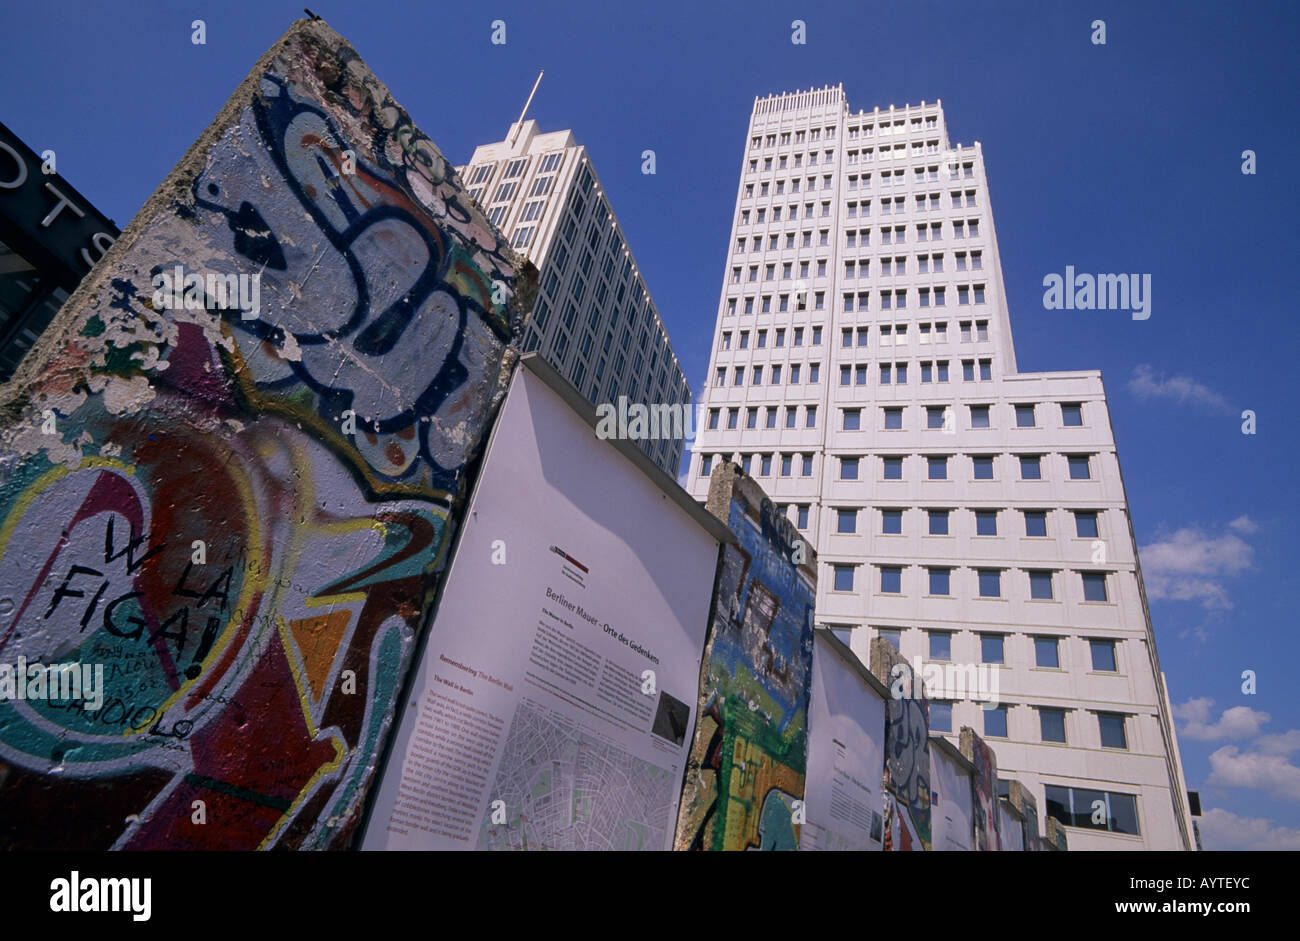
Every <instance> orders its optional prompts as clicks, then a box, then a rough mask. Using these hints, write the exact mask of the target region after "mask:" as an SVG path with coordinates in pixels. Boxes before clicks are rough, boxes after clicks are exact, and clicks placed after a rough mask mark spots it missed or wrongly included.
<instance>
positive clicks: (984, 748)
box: [961, 726, 1002, 852]
mask: <svg viewBox="0 0 1300 941" xmlns="http://www.w3.org/2000/svg"><path fill="white" fill-rule="evenodd" d="M961 753H962V754H963V755H965V756H966V760H967V761H969V762H970V763H971V764H973V765H974V766H975V773H974V774H973V775H972V776H971V781H972V784H973V786H974V791H975V795H974V810H975V850H976V851H977V852H981V851H985V850H989V851H996V850H1000V849H1002V832H1001V825H1000V820H999V814H998V791H997V784H998V759H997V756H996V755H994V754H993V749H991V748H989V746H988V743H987V742H985V741H984V739H982V738H980V737H979V735H977V734H976V732H975V730H974V729H972V728H970V727H969V726H963V727H962V730H961Z"/></svg>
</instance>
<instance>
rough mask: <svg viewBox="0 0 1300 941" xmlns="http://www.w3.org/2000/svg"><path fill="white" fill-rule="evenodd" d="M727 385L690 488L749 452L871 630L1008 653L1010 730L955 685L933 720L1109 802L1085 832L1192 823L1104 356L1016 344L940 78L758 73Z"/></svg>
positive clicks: (969, 155)
mask: <svg viewBox="0 0 1300 941" xmlns="http://www.w3.org/2000/svg"><path fill="white" fill-rule="evenodd" d="M801 295H802V298H803V303H802V304H801V303H800V297H801ZM703 411H704V414H705V415H706V416H707V418H706V419H705V422H704V427H703V428H702V429H701V430H700V431H699V432H698V434H697V438H696V441H695V444H694V449H693V450H694V453H693V454H692V456H691V464H690V467H689V482H688V489H690V491H691V492H692V494H693V495H695V496H696V497H697V498H698V499H704V497H705V495H706V494H707V491H708V474H709V471H710V469H711V466H712V465H713V464H715V463H716V462H717V461H719V460H728V459H730V460H735V461H737V462H739V463H741V464H742V466H744V467H746V469H747V470H748V471H749V472H750V473H751V474H752V475H753V476H754V477H755V478H756V479H757V480H758V482H759V483H760V484H761V485H762V486H763V487H764V488H765V489H766V490H767V492H768V493H769V494H770V495H771V496H772V499H773V500H774V501H775V502H777V503H779V504H780V505H782V506H783V507H785V508H786V510H787V512H788V513H789V514H790V515H791V518H792V519H794V520H795V522H796V524H797V525H798V526H799V528H800V530H801V531H802V532H804V533H806V534H807V536H808V538H809V540H810V541H811V542H812V544H813V545H814V546H815V548H816V551H817V554H818V557H819V560H820V563H821V567H822V570H821V572H820V579H819V587H818V619H819V621H820V622H822V623H825V624H828V625H830V626H832V627H834V628H836V629H837V633H839V634H840V635H841V636H846V635H847V636H848V637H849V638H850V640H849V643H850V645H851V646H852V648H853V649H854V650H855V651H856V652H857V653H858V655H859V656H861V657H863V658H865V657H866V656H867V651H868V649H869V643H870V640H871V638H872V637H873V636H877V635H881V636H885V637H887V638H889V639H891V640H893V641H894V642H895V644H896V646H898V648H899V649H900V651H901V652H902V654H903V655H904V656H905V657H906V658H908V659H909V660H911V659H912V658H914V657H920V658H922V659H923V660H927V661H928V660H934V661H943V662H951V663H959V664H985V663H989V664H996V666H993V667H991V669H992V670H995V671H996V675H997V677H998V684H999V687H1000V690H999V693H1000V701H1001V703H1002V704H1003V705H1004V706H1005V713H1004V714H1005V721H1006V729H1005V732H1004V731H1003V729H1002V727H1001V725H1002V723H1001V718H1002V715H1003V714H1002V713H999V712H997V711H992V712H985V711H983V710H982V709H981V706H980V703H979V702H977V701H975V700H974V699H973V698H972V697H971V696H970V695H962V694H960V693H958V694H957V695H952V691H940V692H939V693H932V695H938V696H939V697H940V698H943V697H944V696H948V697H950V698H951V699H952V703H951V716H950V718H949V719H947V721H948V722H949V723H950V724H949V725H948V726H947V727H946V728H945V727H944V723H945V712H946V711H947V710H945V708H943V704H939V708H938V709H936V710H933V712H934V714H935V715H934V719H935V721H934V724H933V730H934V731H942V732H945V733H951V736H952V737H953V739H954V740H955V737H956V734H957V732H959V731H960V728H961V726H963V725H969V726H971V727H972V728H974V729H975V730H976V731H977V732H979V733H980V734H981V735H982V736H983V737H984V738H985V739H986V740H987V741H988V742H989V744H990V745H991V746H992V747H993V749H994V751H995V753H996V755H997V761H998V770H999V775H1000V776H1001V777H1004V778H1011V777H1014V778H1016V779H1018V780H1020V781H1021V782H1022V783H1023V784H1024V785H1025V786H1026V787H1028V788H1030V790H1031V791H1032V793H1033V794H1034V796H1035V798H1036V799H1037V801H1038V806H1039V807H1040V809H1041V810H1042V812H1043V813H1044V815H1046V814H1049V813H1052V812H1053V809H1054V807H1056V805H1058V804H1060V803H1061V802H1062V801H1064V802H1065V803H1067V804H1070V805H1071V806H1072V808H1073V813H1074V814H1076V815H1077V817H1078V818H1079V819H1082V818H1085V817H1086V818H1087V825H1086V826H1072V827H1070V829H1069V830H1068V836H1069V842H1070V849H1072V850H1077V849H1093V848H1107V849H1120V848H1134V849H1190V848H1192V847H1193V845H1194V844H1193V837H1192V826H1191V818H1190V816H1189V813H1188V810H1187V807H1186V796H1185V795H1186V792H1185V785H1184V783H1183V780H1182V770H1181V765H1180V763H1179V760H1178V755H1177V743H1176V740H1175V737H1174V729H1173V725H1172V720H1171V718H1170V712H1169V705H1168V698H1167V694H1166V692H1165V688H1164V680H1163V676H1162V674H1161V673H1160V667H1159V661H1158V659H1157V656H1156V650H1155V642H1154V638H1153V635H1152V632H1151V626H1150V616H1149V612H1148V610H1147V605H1146V598H1145V595H1144V592H1143V589H1142V583H1141V573H1140V569H1139V566H1138V560H1137V553H1136V546H1135V543H1134V538H1133V532H1132V528H1131V525H1130V521H1129V515H1128V509H1127V500H1126V497H1125V493H1124V482H1123V478H1122V476H1121V474H1120V466H1119V460H1118V456H1117V454H1116V451H1115V442H1114V437H1113V434H1112V432H1111V427H1110V418H1109V414H1108V412H1107V407H1106V398H1105V391H1104V389H1103V386H1102V381H1101V375H1100V373H1099V372H1096V371H1083V372H1069V373H1019V372H1018V371H1017V369H1016V358H1015V350H1014V347H1013V345H1012V338H1011V324H1010V319H1009V316H1008V310H1007V305H1006V301H1005V294H1004V292H1003V286H1002V273H1001V264H1000V261H999V255H998V244H997V239H996V235H995V230H994V226H993V216H992V212H991V209H990V198H989V190H988V184H987V179H986V176H985V168H984V161H983V156H982V152H981V149H980V145H979V143H978V142H977V143H975V145H974V146H960V145H958V146H956V147H953V146H951V145H950V144H949V140H948V134H947V128H946V123H945V119H944V114H943V110H942V108H941V107H940V104H939V103H938V102H934V103H924V102H923V103H922V104H921V105H919V106H908V107H904V108H894V107H890V108H888V109H886V110H880V109H876V110H874V111H870V112H857V113H851V112H850V111H849V108H848V105H847V102H846V101H845V98H844V94H843V91H842V89H841V88H838V87H836V88H824V89H820V90H817V91H810V92H802V93H797V94H790V95H778V96H773V97H769V98H764V99H756V100H755V103H754V111H753V115H752V117H751V121H750V129H749V133H748V135H747V137H746V141H745V147H744V153H743V157H742V160H741V174H740V181H739V186H738V189H737V194H736V212H735V217H734V220H733V226H732V232H731V237H730V254H729V256H728V260H727V265H726V270H725V274H724V278H723V287H722V294H721V300H720V304H719V311H718V318H717V325H716V327H715V331H714V339H713V352H712V356H711V359H710V364H709V373H708V377H707V381H706V383H705V391H704V402H703ZM1035 474H1036V475H1037V476H1035ZM1094 529H1095V532H1094ZM944 582H946V583H947V584H946V585H945V584H944ZM1053 647H1054V648H1055V651H1056V652H1055V657H1053V655H1052V648H1053ZM999 648H1000V649H999ZM1112 657H1113V660H1114V663H1113V664H1112V663H1111V659H1112ZM999 661H1000V662H999ZM1112 667H1113V668H1112ZM1062 732H1063V735H1064V743H1061V742H1059V739H1060V738H1061V735H1062ZM1103 735H1105V740H1104V741H1103ZM1069 789H1074V790H1069ZM1094 791H1095V792H1100V793H1096V794H1094V793H1092V792H1094ZM1097 801H1100V804H1097V803H1096V802H1097ZM1094 806H1100V807H1102V808H1103V809H1104V813H1105V814H1106V817H1105V818H1104V819H1105V821H1106V822H1105V823H1104V824H1103V825H1104V826H1105V827H1106V829H1101V828H1099V827H1094V825H1093V824H1092V819H1093V815H1094V814H1093V808H1094ZM1134 817H1135V818H1136V821H1134V819H1132V818H1134ZM1076 822H1077V820H1076ZM1135 824H1136V825H1135ZM1134 830H1136V832H1135V833H1134V832H1125V831H1134Z"/></svg>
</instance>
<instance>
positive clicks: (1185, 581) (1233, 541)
mask: <svg viewBox="0 0 1300 941" xmlns="http://www.w3.org/2000/svg"><path fill="white" fill-rule="evenodd" d="M1257 528H1258V527H1257V525H1256V524H1255V523H1254V522H1253V521H1252V520H1251V519H1250V518H1249V517H1246V516H1240V517H1238V518H1237V519H1235V520H1233V521H1232V522H1231V523H1229V524H1228V529H1231V530H1233V532H1229V531H1227V529H1225V531H1224V532H1223V533H1221V534H1220V535H1217V536H1215V535H1210V534H1208V533H1206V532H1205V531H1204V530H1202V529H1201V528H1199V527H1196V526H1185V527H1183V528H1182V529H1179V530H1177V531H1176V532H1174V533H1173V534H1172V535H1170V536H1166V537H1165V538H1163V539H1160V540H1158V541H1156V542H1153V543H1150V544H1148V545H1146V546H1143V547H1142V548H1141V550H1140V552H1139V555H1140V557H1141V559H1142V581H1143V583H1144V584H1145V585H1146V589H1147V596H1148V597H1150V598H1153V599H1165V600H1168V601H1197V602H1200V604H1201V605H1202V606H1203V607H1204V608H1206V609H1207V610H1221V611H1222V610H1227V609H1229V608H1231V607H1232V600H1231V599H1230V598H1229V597H1228V592H1227V589H1226V588H1224V586H1223V582H1222V579H1223V578H1224V577H1226V576H1230V575H1237V574H1239V573H1241V572H1244V571H1246V570H1247V569H1249V568H1250V567H1251V566H1252V565H1253V564H1254V560H1255V550H1254V548H1252V547H1251V545H1250V544H1249V543H1247V542H1246V541H1245V540H1243V539H1242V538H1241V537H1240V536H1238V535H1237V533H1238V532H1244V533H1251V532H1254V531H1255V529H1257Z"/></svg>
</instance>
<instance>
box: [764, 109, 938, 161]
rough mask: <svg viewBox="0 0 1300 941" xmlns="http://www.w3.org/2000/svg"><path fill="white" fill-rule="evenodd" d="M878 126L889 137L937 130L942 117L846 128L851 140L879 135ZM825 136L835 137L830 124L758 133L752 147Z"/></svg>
mask: <svg viewBox="0 0 1300 941" xmlns="http://www.w3.org/2000/svg"><path fill="white" fill-rule="evenodd" d="M877 127H878V128H879V131H880V133H879V136H880V137H889V136H891V135H902V134H908V133H915V132H918V131H933V130H937V129H938V127H939V119H938V116H937V115H933V114H928V115H918V116H917V117H914V118H912V119H911V121H910V123H909V122H908V121H907V120H904V119H902V118H899V119H897V120H894V121H889V120H881V121H880V123H879V125H876V124H874V123H865V124H853V125H851V126H849V127H848V128H847V129H846V131H845V134H846V137H847V138H848V139H849V140H858V139H860V138H867V137H875V136H877V135H876V130H877ZM823 139H824V140H828V141H829V140H834V139H835V126H834V125H828V126H826V127H814V128H806V129H804V130H797V131H781V132H779V133H773V134H767V135H763V134H756V135H754V136H753V137H751V138H750V141H749V149H750V150H758V149H760V148H762V147H777V146H780V147H788V146H790V144H791V143H794V144H796V145H798V144H803V143H805V142H809V143H817V142H818V141H820V140H823ZM934 143H935V144H936V145H937V143H938V142H937V141H935V142H934ZM767 159H768V165H767V166H766V167H765V169H770V166H771V163H770V161H771V158H770V157H769V158H767Z"/></svg>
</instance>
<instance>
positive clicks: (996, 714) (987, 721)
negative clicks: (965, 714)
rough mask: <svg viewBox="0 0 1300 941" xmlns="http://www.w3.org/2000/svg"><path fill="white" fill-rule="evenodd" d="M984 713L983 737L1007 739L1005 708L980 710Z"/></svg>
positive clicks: (995, 707)
mask: <svg viewBox="0 0 1300 941" xmlns="http://www.w3.org/2000/svg"><path fill="white" fill-rule="evenodd" d="M981 711H982V712H983V713H984V736H985V737H986V738H1006V737H1007V707H1006V706H993V707H992V708H989V709H984V710H981Z"/></svg>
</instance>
